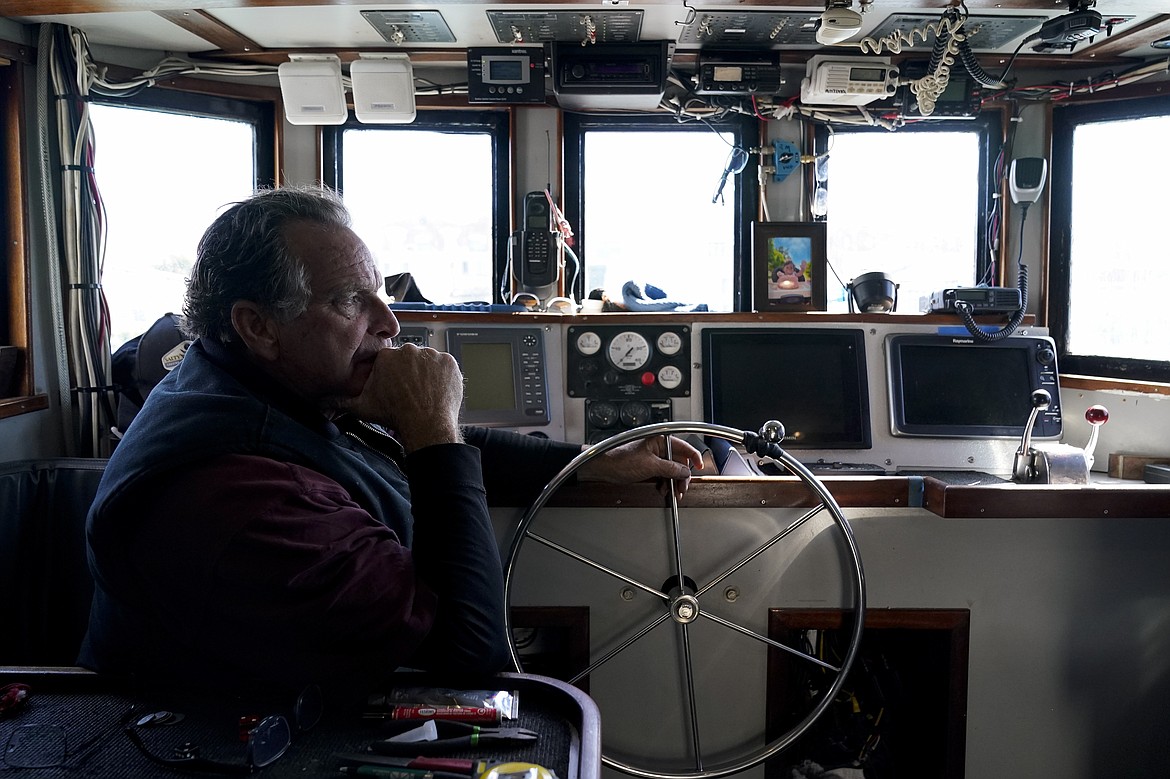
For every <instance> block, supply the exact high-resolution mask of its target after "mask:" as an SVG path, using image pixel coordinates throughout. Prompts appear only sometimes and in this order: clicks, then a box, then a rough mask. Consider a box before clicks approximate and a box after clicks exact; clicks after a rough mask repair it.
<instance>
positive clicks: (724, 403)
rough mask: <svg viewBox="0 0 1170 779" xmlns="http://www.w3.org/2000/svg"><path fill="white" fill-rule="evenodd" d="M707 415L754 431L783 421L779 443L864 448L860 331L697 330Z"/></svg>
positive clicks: (865, 397)
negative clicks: (701, 332)
mask: <svg viewBox="0 0 1170 779" xmlns="http://www.w3.org/2000/svg"><path fill="white" fill-rule="evenodd" d="M703 375H704V385H705V386H704V398H703V403H704V414H705V416H706V420H707V421H708V422H712V423H714V424H718V425H726V426H728V427H734V428H739V429H741V430H751V431H758V430H759V429H760V427H761V426H762V425H763V424H764V422H766V421H768V420H770V419H777V420H779V421H780V422H782V423H783V424H784V430H785V438H784V442H783V446H784V447H785V448H786V449H868V448H870V446H871V440H872V439H871V435H870V415H869V383H868V380H867V378H866V364H865V341H864V333H863V331H861V330H855V329H840V330H830V329H824V330H809V329H804V328H775V329H759V328H752V329H743V328H727V329H723V328H719V329H715V328H711V329H707V330H705V331H704V333H703Z"/></svg>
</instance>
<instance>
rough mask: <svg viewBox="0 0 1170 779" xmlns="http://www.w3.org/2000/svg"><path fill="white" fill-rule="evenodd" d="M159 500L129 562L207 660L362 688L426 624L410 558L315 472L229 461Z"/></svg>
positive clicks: (431, 602)
mask: <svg viewBox="0 0 1170 779" xmlns="http://www.w3.org/2000/svg"><path fill="white" fill-rule="evenodd" d="M157 497H158V499H159V502H158V503H155V505H161V506H166V507H167V508H166V510H165V512H164V513H163V514H164V515H156V517H155V518H154V521H151V522H147V523H144V525H143V527H142V528H141V529H140V531H141V532H139V533H138V534H136V550H135V552H136V554H135V557H136V559H137V560H138V561H139V562H140V564H141V565H142V567H143V573H144V579H145V580H146V581H148V582H151V583H152V585H156V586H157V589H156V590H155V591H154V592H153V593H151V594H150V598H151V600H152V601H153V602H154V604H155V607H156V609H157V611H156V614H157V615H158V617H159V619H160V620H163V621H164V622H165V624H167V625H169V626H172V627H173V628H174V630H175V631H176V633H178V634H179V640H181V641H182V642H183V643H184V644H187V645H188V646H190V647H191V648H192V649H194V650H195V651H197V652H200V653H207V654H208V655H209V656H210V658H209V659H211V660H212V661H215V662H216V663H223V664H226V665H227V666H230V667H236V668H241V669H249V668H251V669H259V674H260V675H264V676H271V677H272V678H273V679H277V680H280V679H316V680H321V681H331V680H336V681H339V682H340V681H345V680H347V679H349V680H353V681H358V680H365V681H368V680H369V679H370V677H371V675H373V676H379V675H381V674H383V673H388V672H390V671H393V670H394V668H395V667H397V666H398V665H400V664H402V663H403V662H404V661H405V660H406V659H407V658H408V657H409V656H410V655H411V654H412V653H413V652H414V651H415V650H416V649H417V647H418V646H419V644H420V643H421V641H422V639H423V638H424V636H425V635H426V634H427V633H428V631H429V630H430V629H431V627H432V624H433V622H434V619H435V614H436V610H437V608H438V596H437V595H436V593H435V592H434V591H433V590H432V588H430V587H429V586H427V585H426V584H424V583H423V581H422V580H421V579H420V577H419V575H418V571H417V570H416V567H415V563H414V560H413V557H412V555H411V552H410V550H408V549H407V548H405V547H404V546H402V545H401V544H400V543H399V539H398V538H397V537H396V535H395V534H394V533H393V532H391V531H390V530H389V529H387V528H386V527H385V526H384V525H382V524H381V523H379V522H377V521H376V520H374V519H373V518H372V517H371V516H370V515H369V514H368V513H367V512H366V511H365V510H363V509H362V508H361V507H359V506H358V505H357V504H356V503H354V502H353V501H352V500H351V499H350V498H349V496H348V494H347V493H346V492H345V490H344V489H342V488H341V486H340V485H338V484H337V483H336V482H334V481H332V480H330V479H327V478H325V477H324V476H322V475H321V474H319V473H317V472H315V471H312V470H309V469H307V468H303V467H299V466H296V465H291V464H287V463H280V462H275V461H272V460H269V459H266V458H261V457H251V456H243V455H232V456H227V457H223V458H219V459H217V460H215V461H213V462H210V463H207V464H204V465H202V466H198V467H194V468H188V469H186V470H185V471H184V472H183V475H182V477H181V480H179V481H173V482H171V483H170V484H168V485H167V486H166V487H165V488H163V489H162V490H161V492H160V493H159V494H158V495H157ZM225 507H227V508H225Z"/></svg>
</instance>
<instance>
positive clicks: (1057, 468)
mask: <svg viewBox="0 0 1170 779" xmlns="http://www.w3.org/2000/svg"><path fill="white" fill-rule="evenodd" d="M1051 405H1052V395H1051V394H1049V392H1048V391H1047V390H1043V389H1038V390H1035V391H1033V392H1032V413H1031V414H1029V415H1028V421H1027V423H1026V424H1025V425H1024V435H1023V437H1022V438H1021V439H1020V447H1019V448H1018V449H1017V450H1016V457H1015V462H1014V463H1013V465H1012V478H1013V479H1015V480H1016V481H1018V482H1024V483H1026V484H1035V483H1039V484H1088V483H1089V470H1090V469H1091V468H1092V467H1093V450H1094V449H1095V448H1096V446H1097V434H1098V432H1099V431H1100V429H1101V425H1103V424H1105V422H1107V421H1108V420H1109V411H1108V410H1107V409H1106V408H1105V407H1104V406H1091V407H1090V408H1089V410H1088V411H1086V412H1085V420H1086V421H1088V423H1089V424H1090V425H1092V426H1093V432H1092V434H1091V435H1090V436H1089V443H1088V444H1087V445H1086V446H1085V448H1084V449H1079V448H1077V447H1075V446H1070V445H1068V444H1038V445H1036V446H1033V445H1032V430H1033V428H1034V427H1035V425H1036V419H1037V418H1038V417H1039V416H1040V414H1042V413H1044V412H1045V411H1047V410H1048V408H1049V406H1051Z"/></svg>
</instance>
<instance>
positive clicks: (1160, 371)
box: [1048, 95, 1170, 382]
mask: <svg viewBox="0 0 1170 779" xmlns="http://www.w3.org/2000/svg"><path fill="white" fill-rule="evenodd" d="M1151 116H1170V95H1158V96H1151V97H1144V98H1140V99H1128V100H1115V101H1114V100H1106V101H1094V102H1084V103H1075V104H1066V105H1059V106H1056V107H1055V109H1054V110H1053V112H1052V164H1051V165H1050V178H1051V187H1052V189H1051V192H1052V195H1051V216H1050V220H1051V229H1050V231H1049V233H1050V236H1051V237H1050V239H1049V240H1050V246H1049V257H1050V260H1049V283H1048V294H1049V300H1050V303H1051V305H1050V307H1049V313H1048V327H1049V333H1050V335H1051V336H1052V339H1053V340H1054V341H1056V350H1057V359H1058V361H1059V362H1058V364H1059V365H1060V372H1061V373H1062V374H1065V373H1069V374H1078V375H1083V376H1097V377H1102V378H1111V379H1122V380H1133V381H1153V382H1170V361H1162V360H1140V359H1134V358H1127V357H1102V356H1097V355H1078V354H1070V353H1069V343H1068V339H1069V311H1070V310H1071V309H1070V306H1071V303H1072V289H1071V283H1072V279H1071V271H1072V267H1071V253H1072V246H1071V241H1070V240H1069V235H1070V232H1071V228H1072V188H1073V183H1074V175H1073V169H1072V165H1073V133H1074V132H1075V131H1076V128H1077V127H1080V126H1081V125H1086V124H1094V123H1098V122H1109V121H1125V120H1129V119H1143V118H1147V117H1151Z"/></svg>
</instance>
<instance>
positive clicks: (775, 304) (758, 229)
mask: <svg viewBox="0 0 1170 779" xmlns="http://www.w3.org/2000/svg"><path fill="white" fill-rule="evenodd" d="M826 241H827V238H826V223H825V222H752V279H753V294H752V302H753V307H754V308H755V310H756V311H824V310H825V309H826V308H827V307H828V299H827V286H826V284H825V274H826V273H827V272H828V262H827V260H826V251H825V245H826Z"/></svg>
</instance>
